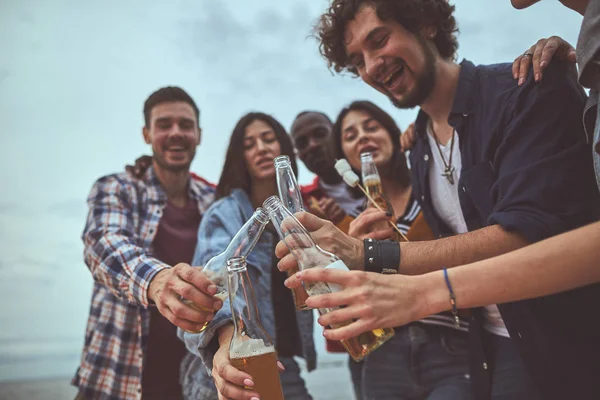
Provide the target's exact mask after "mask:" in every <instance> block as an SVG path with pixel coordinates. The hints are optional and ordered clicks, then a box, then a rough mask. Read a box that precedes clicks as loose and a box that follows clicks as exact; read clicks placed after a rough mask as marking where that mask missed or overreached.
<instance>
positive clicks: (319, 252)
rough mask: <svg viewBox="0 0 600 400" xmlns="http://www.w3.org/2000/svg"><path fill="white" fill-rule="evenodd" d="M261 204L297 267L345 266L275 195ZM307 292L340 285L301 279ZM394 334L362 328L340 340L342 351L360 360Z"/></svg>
mask: <svg viewBox="0 0 600 400" xmlns="http://www.w3.org/2000/svg"><path fill="white" fill-rule="evenodd" d="M263 207H264V208H265V209H266V210H267V211H268V212H269V216H270V217H271V222H273V225H274V226H275V229H276V230H277V233H278V234H279V237H280V238H281V240H283V241H284V243H285V244H286V246H287V247H288V249H289V250H290V253H292V255H293V256H294V257H295V258H296V260H297V261H298V267H299V269H300V270H301V271H304V270H306V269H309V268H336V269H341V270H346V271H347V270H348V267H346V265H345V264H344V262H343V261H342V260H341V259H340V258H339V257H337V256H336V255H334V254H332V253H330V252H328V251H325V250H323V249H322V248H320V247H319V246H318V245H317V244H316V243H315V241H314V239H313V238H312V236H310V234H309V233H308V231H307V230H306V229H305V228H304V226H302V224H301V223H300V222H299V221H298V220H297V219H296V217H294V215H292V213H291V212H290V211H289V210H288V209H286V208H285V207H284V206H283V204H281V201H280V200H279V199H278V198H277V196H271V197H269V198H268V199H267V200H265V202H264V204H263ZM305 286H306V290H307V292H308V294H309V296H314V295H318V294H327V293H332V292H335V291H339V290H340V288H339V287H337V285H334V284H329V285H328V284H327V283H324V282H311V283H305ZM336 309H338V308H337V307H336V308H324V309H319V313H320V314H326V313H328V312H330V311H334V310H336ZM349 323H350V322H345V323H340V324H339V325H335V326H333V328H339V327H341V326H345V325H348V324H349ZM392 336H394V330H393V329H374V330H372V331H369V332H364V333H362V334H360V335H358V336H356V337H353V338H350V339H345V340H342V341H341V343H342V345H343V346H344V348H345V349H346V351H347V352H348V353H349V354H350V356H352V358H353V359H354V360H355V361H360V360H362V359H363V358H364V357H365V356H366V355H367V354H369V353H371V352H372V351H374V350H375V349H377V348H379V346H381V345H382V344H383V343H385V342H386V341H387V340H388V339H390V338H391V337H392Z"/></svg>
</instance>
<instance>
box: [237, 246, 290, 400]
mask: <svg viewBox="0 0 600 400" xmlns="http://www.w3.org/2000/svg"><path fill="white" fill-rule="evenodd" d="M227 276H228V280H227V282H228V288H229V304H230V307H231V315H232V318H233V324H234V328H235V330H234V333H233V336H232V337H231V342H230V343H229V359H230V360H231V365H233V366H234V367H235V368H237V369H238V370H240V371H244V372H246V373H248V374H250V376H252V380H253V382H254V386H253V387H252V388H249V389H252V390H254V391H256V392H257V393H258V394H259V395H260V398H261V399H269V400H284V399H283V390H282V388H281V380H280V379H279V370H278V368H277V353H276V351H275V345H274V343H273V341H272V340H271V337H270V336H269V334H268V333H267V331H266V330H265V328H263V326H262V324H261V323H260V316H259V315H258V308H257V305H256V299H255V297H254V291H253V290H252V283H251V282H250V277H249V276H248V269H247V267H246V259H245V258H244V257H234V258H230V259H229V260H227Z"/></svg>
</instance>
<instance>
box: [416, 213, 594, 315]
mask: <svg viewBox="0 0 600 400" xmlns="http://www.w3.org/2000/svg"><path fill="white" fill-rule="evenodd" d="M599 242H600V222H596V223H594V224H591V225H588V226H586V227H583V228H579V229H577V230H574V231H571V232H567V233H564V234H562V235H558V236H554V237H552V238H550V239H546V240H544V241H541V242H538V243H535V244H533V245H531V246H527V247H524V248H522V249H519V250H516V251H513V252H510V253H508V254H504V255H501V256H498V257H493V258H490V259H487V260H483V261H479V262H475V263H471V264H467V265H464V266H460V267H456V268H452V269H450V270H448V276H449V278H450V282H451V284H452V288H453V290H454V293H455V295H456V301H457V305H458V306H459V307H460V308H470V307H478V306H484V305H489V304H497V303H506V302H511V301H519V300H524V299H530V298H534V297H541V296H546V295H549V294H553V293H557V292H562V291H567V290H571V289H574V288H577V287H580V286H585V285H587V284H590V283H595V282H600V268H598V260H600V246H598V243H599ZM419 279H422V281H421V282H420V284H421V285H422V287H423V290H424V293H423V294H424V296H425V297H424V298H425V299H426V301H424V310H423V311H421V314H426V315H429V314H434V313H436V312H440V311H444V310H448V309H450V303H449V300H448V299H449V297H448V296H449V293H448V288H447V287H446V284H445V281H444V278H443V275H442V272H441V271H436V272H433V273H429V274H426V275H423V276H422V277H420V278H419Z"/></svg>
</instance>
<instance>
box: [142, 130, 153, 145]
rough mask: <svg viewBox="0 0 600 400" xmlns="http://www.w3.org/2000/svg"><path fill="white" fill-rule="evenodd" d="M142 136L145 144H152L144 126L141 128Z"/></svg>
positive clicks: (148, 132) (148, 131)
mask: <svg viewBox="0 0 600 400" xmlns="http://www.w3.org/2000/svg"><path fill="white" fill-rule="evenodd" d="M142 136H144V141H145V142H146V144H150V143H152V141H151V140H150V139H151V137H150V130H148V128H146V127H145V126H144V127H143V128H142Z"/></svg>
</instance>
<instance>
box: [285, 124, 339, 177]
mask: <svg viewBox="0 0 600 400" xmlns="http://www.w3.org/2000/svg"><path fill="white" fill-rule="evenodd" d="M332 128H333V124H332V123H331V121H330V120H329V119H328V118H327V117H325V116H324V115H323V114H320V113H317V112H307V113H305V114H302V115H301V116H299V117H298V118H297V119H296V120H295V121H294V123H293V124H292V129H291V135H292V137H293V138H294V145H295V147H296V151H297V152H298V157H299V158H300V159H301V160H302V162H304V164H305V165H306V168H308V170H309V171H310V172H312V173H313V174H315V175H317V176H321V175H323V174H325V173H327V171H328V170H331V169H332V168H333V165H334V162H335V157H334V156H333V148H332V144H331V129H332Z"/></svg>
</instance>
